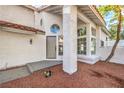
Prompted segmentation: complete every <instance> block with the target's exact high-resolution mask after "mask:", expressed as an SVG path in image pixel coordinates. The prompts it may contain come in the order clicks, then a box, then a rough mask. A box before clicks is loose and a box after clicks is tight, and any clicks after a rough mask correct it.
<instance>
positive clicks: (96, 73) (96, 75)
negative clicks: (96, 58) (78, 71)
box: [90, 69, 104, 78]
mask: <svg viewBox="0 0 124 93" xmlns="http://www.w3.org/2000/svg"><path fill="white" fill-rule="evenodd" d="M90 71H91V72H92V73H91V76H95V77H98V78H101V77H103V76H104V75H103V74H102V73H100V72H98V71H94V70H91V69H90Z"/></svg>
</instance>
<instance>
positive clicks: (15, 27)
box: [0, 20, 45, 35]
mask: <svg viewBox="0 0 124 93" xmlns="http://www.w3.org/2000/svg"><path fill="white" fill-rule="evenodd" d="M0 26H1V28H3V29H5V28H6V29H8V28H10V29H13V30H14V31H16V30H19V31H22V32H31V33H36V34H37V33H41V34H43V35H44V34H45V32H44V31H42V30H39V29H36V28H34V27H29V26H24V25H21V24H15V23H11V22H7V21H3V20H0Z"/></svg>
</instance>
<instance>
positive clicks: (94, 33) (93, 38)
mask: <svg viewBox="0 0 124 93" xmlns="http://www.w3.org/2000/svg"><path fill="white" fill-rule="evenodd" d="M91 32H92V36H91V55H95V54H96V29H95V28H93V27H92V28H91Z"/></svg>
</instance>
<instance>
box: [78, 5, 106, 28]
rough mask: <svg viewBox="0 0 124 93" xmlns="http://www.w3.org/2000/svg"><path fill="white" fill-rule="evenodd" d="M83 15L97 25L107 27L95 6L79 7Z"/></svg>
mask: <svg viewBox="0 0 124 93" xmlns="http://www.w3.org/2000/svg"><path fill="white" fill-rule="evenodd" d="M78 8H79V9H80V11H81V13H83V14H84V15H85V16H86V17H88V18H89V19H90V20H92V21H93V22H94V23H95V24H97V25H100V26H105V21H104V19H103V17H102V16H101V14H100V13H99V12H98V10H97V9H96V8H95V6H92V5H79V6H78Z"/></svg>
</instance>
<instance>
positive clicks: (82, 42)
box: [77, 27, 86, 55]
mask: <svg viewBox="0 0 124 93" xmlns="http://www.w3.org/2000/svg"><path fill="white" fill-rule="evenodd" d="M77 34H78V35H77V36H78V39H77V53H78V54H84V55H86V27H82V28H79V29H78V33H77Z"/></svg>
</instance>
